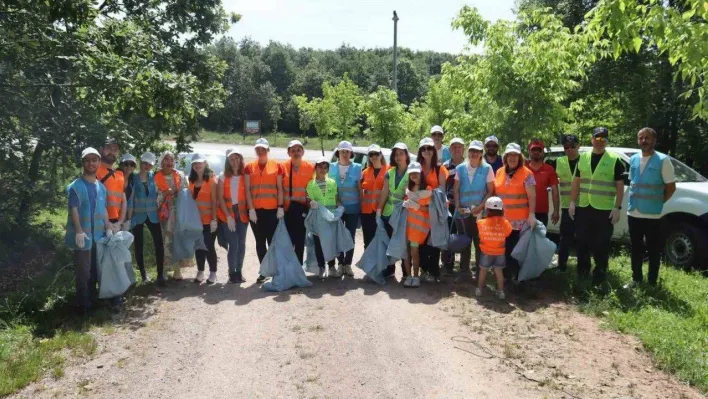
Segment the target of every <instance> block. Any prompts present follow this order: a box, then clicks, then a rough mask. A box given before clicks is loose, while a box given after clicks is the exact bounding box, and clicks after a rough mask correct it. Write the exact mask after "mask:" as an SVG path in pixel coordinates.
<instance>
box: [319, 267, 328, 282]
mask: <svg viewBox="0 0 708 399" xmlns="http://www.w3.org/2000/svg"><path fill="white" fill-rule="evenodd" d="M325 270H326V269H325V268H324V267H323V268H321V269H320V273H319V274H318V276H319V277H320V278H321V279H322V280H324V278H325V275H326V274H325Z"/></svg>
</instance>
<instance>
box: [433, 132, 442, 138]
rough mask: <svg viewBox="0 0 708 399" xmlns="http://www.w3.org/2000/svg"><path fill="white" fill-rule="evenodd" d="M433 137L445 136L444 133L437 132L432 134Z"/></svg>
mask: <svg viewBox="0 0 708 399" xmlns="http://www.w3.org/2000/svg"><path fill="white" fill-rule="evenodd" d="M431 136H440V137H442V136H444V134H442V133H440V132H435V133H432V134H431Z"/></svg>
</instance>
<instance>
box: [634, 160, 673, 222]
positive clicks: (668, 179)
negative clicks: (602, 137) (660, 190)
mask: <svg viewBox="0 0 708 399" xmlns="http://www.w3.org/2000/svg"><path fill="white" fill-rule="evenodd" d="M649 158H651V156H648V157H642V159H641V160H639V173H643V172H644V168H645V167H646V166H647V162H649ZM661 177H662V179H664V183H665V184H669V183H675V182H676V176H675V175H674V165H673V164H672V163H671V160H670V159H669V157H666V158H664V162H662V163H661ZM629 179H630V180H632V169H631V168H630V169H629ZM627 214H628V215H629V216H632V217H635V218H642V219H659V218H661V215H647V214H644V213H641V212H639V210H637V209H635V210H633V211H629V210H628V211H627Z"/></svg>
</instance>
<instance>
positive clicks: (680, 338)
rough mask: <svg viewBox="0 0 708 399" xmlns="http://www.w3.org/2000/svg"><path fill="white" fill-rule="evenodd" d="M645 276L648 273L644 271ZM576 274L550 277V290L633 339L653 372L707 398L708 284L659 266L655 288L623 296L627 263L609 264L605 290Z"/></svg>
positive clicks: (692, 274)
mask: <svg viewBox="0 0 708 399" xmlns="http://www.w3.org/2000/svg"><path fill="white" fill-rule="evenodd" d="M644 267H645V272H646V265H645V266H644ZM575 276H576V275H575V270H569V271H568V272H566V273H549V274H548V277H549V281H548V282H547V283H548V284H552V285H553V286H554V287H557V288H556V289H558V290H560V291H561V292H562V293H563V294H565V295H566V296H567V297H569V298H571V299H572V300H573V301H574V302H576V303H577V304H578V305H579V307H580V309H581V310H582V311H583V312H586V313H589V314H593V315H595V316H598V317H601V318H603V319H604V320H605V321H606V322H607V326H608V327H610V328H612V329H615V330H617V331H620V332H622V333H628V334H632V335H634V336H636V337H637V338H639V340H640V341H641V342H642V344H643V346H644V348H645V349H646V350H647V351H649V352H650V353H651V354H652V356H653V358H654V361H655V363H656V366H657V367H659V368H661V369H663V370H666V371H669V372H672V373H674V374H676V376H677V377H678V378H680V379H681V380H683V381H685V382H688V383H689V384H691V385H693V386H696V387H697V388H699V389H700V390H701V391H702V392H703V393H708V299H707V298H708V279H707V278H705V276H704V275H702V274H701V273H699V272H687V271H683V270H679V269H676V268H674V267H671V266H666V265H662V267H661V271H660V276H661V280H660V284H659V286H657V287H651V286H649V285H641V286H639V287H638V288H635V289H632V290H625V289H623V288H622V285H623V284H625V283H627V282H629V281H630V280H631V278H632V271H631V266H630V259H629V257H627V256H616V257H613V258H612V259H611V260H610V268H609V274H608V283H609V289H607V290H605V291H604V292H603V291H601V290H595V289H589V287H588V286H587V284H586V283H585V282H581V281H578V280H577V279H576V277H575Z"/></svg>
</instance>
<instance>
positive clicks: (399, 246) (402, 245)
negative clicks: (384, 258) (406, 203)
mask: <svg viewBox="0 0 708 399" xmlns="http://www.w3.org/2000/svg"><path fill="white" fill-rule="evenodd" d="M407 223H408V209H407V208H404V207H403V206H402V204H401V203H398V204H396V206H395V207H394V208H393V213H392V214H391V217H390V218H389V219H388V224H390V225H391V227H392V228H393V233H392V234H391V240H390V241H389V243H388V249H387V250H386V255H388V257H389V258H390V259H391V263H394V262H396V261H399V260H401V259H407V258H408V239H407V238H406V227H407Z"/></svg>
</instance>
